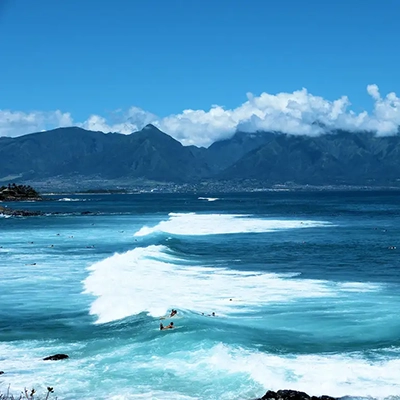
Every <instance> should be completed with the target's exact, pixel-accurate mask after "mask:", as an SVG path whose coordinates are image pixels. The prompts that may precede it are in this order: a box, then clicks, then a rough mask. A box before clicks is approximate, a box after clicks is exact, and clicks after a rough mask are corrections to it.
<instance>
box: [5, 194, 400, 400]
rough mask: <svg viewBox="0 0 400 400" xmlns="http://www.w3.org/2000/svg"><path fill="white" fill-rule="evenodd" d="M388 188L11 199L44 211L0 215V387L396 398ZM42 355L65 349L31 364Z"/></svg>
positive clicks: (136, 395)
mask: <svg viewBox="0 0 400 400" xmlns="http://www.w3.org/2000/svg"><path fill="white" fill-rule="evenodd" d="M399 196H400V195H399V194H398V193H390V192H380V193H378V192H376V193H374V192H368V193H365V192H358V193H350V192H346V193H291V192H264V193H253V194H234V195H233V194H229V195H227V194H212V195H178V194H175V195H166V194H164V195H162V194H136V195H68V196H50V197H51V199H52V201H46V202H41V203H20V204H18V206H19V208H25V209H28V208H29V209H40V210H42V211H45V212H48V213H49V214H48V215H46V216H41V217H30V218H5V217H0V246H1V248H0V276H1V279H0V304H1V307H0V321H1V322H0V370H3V371H5V374H4V375H1V376H0V388H2V389H3V391H4V389H6V388H7V386H8V385H9V384H11V388H12V389H13V388H14V390H15V393H16V392H19V390H22V389H23V387H24V386H26V387H32V386H34V387H35V388H37V390H38V391H39V392H40V391H41V390H42V391H43V389H45V387H46V386H47V385H50V386H54V387H55V392H56V395H57V396H58V398H59V399H78V398H83V397H84V398H93V399H106V398H107V399H114V400H117V399H118V400H122V399H160V400H169V399H222V400H225V399H226V400H236V399H237V400H239V399H240V400H242V399H249V400H250V399H252V398H256V397H259V396H262V395H263V394H264V393H265V391H266V390H268V389H271V390H278V389H297V390H303V391H306V392H308V393H310V394H313V395H322V394H328V395H331V396H371V397H375V398H387V397H390V396H400V380H399V368H400V319H399V317H398V315H399V305H400V291H399V288H400V272H399V271H400V269H399V268H400V265H399V256H398V252H399V251H400V243H399V237H400V201H399V199H400V197H399ZM11 206H14V207H15V204H10V207H11ZM83 211H91V212H92V214H89V215H81V212H83ZM53 212H57V213H58V214H55V215H54V214H50V213H53ZM391 246H395V247H396V248H390V247H391ZM172 308H176V309H177V310H178V315H177V316H175V317H173V318H172V319H171V318H166V319H165V320H164V321H163V322H164V324H167V323H169V322H170V321H173V322H174V324H175V326H176V329H174V330H168V331H160V330H159V323H160V319H159V318H160V317H162V316H165V315H168V312H169V311H170V310H171V309H172ZM211 312H215V313H216V316H215V317H210V316H208V315H209V314H211ZM202 313H204V315H203V314H202ZM55 353H67V354H69V355H70V359H68V360H63V361H58V362H45V361H42V358H43V357H46V356H48V355H51V354H55Z"/></svg>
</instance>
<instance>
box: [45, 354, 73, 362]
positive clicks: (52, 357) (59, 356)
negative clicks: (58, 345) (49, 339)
mask: <svg viewBox="0 0 400 400" xmlns="http://www.w3.org/2000/svg"><path fill="white" fill-rule="evenodd" d="M64 358H69V356H68V355H67V354H54V356H48V357H46V358H43V360H44V361H48V360H64Z"/></svg>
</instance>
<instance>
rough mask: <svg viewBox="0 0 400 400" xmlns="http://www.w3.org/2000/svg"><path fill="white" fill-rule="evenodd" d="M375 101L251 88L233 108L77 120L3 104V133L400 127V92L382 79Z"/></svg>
mask: <svg viewBox="0 0 400 400" xmlns="http://www.w3.org/2000/svg"><path fill="white" fill-rule="evenodd" d="M367 92H368V94H369V95H370V96H371V97H372V99H373V101H374V106H373V110H372V112H371V113H367V112H366V111H363V112H360V113H358V114H357V113H355V112H354V111H352V110H351V109H350V105H351V103H350V101H349V99H348V98H347V96H342V97H341V98H339V99H337V100H334V101H329V100H326V99H324V98H323V97H319V96H314V95H312V94H311V93H309V92H308V91H307V90H306V89H302V90H298V91H295V92H293V93H278V94H276V95H273V94H269V93H266V92H264V93H261V95H259V96H254V95H253V94H251V93H248V94H247V101H245V102H244V103H243V104H241V105H240V106H238V107H237V108H234V109H225V108H224V107H221V106H218V105H215V106H212V107H211V108H210V110H208V111H204V110H184V111H182V113H180V114H172V115H169V116H166V117H162V118H160V117H158V116H156V115H154V114H152V113H151V112H148V111H145V110H142V109H141V108H138V107H131V108H129V109H128V110H126V111H121V110H118V111H116V112H114V113H113V114H112V115H111V116H109V117H108V118H106V117H103V116H99V115H91V116H89V118H88V119H87V120H86V121H83V122H78V121H74V120H73V117H72V115H71V114H70V113H68V112H61V111H59V110H57V111H53V112H41V111H38V112H30V113H25V112H22V111H9V110H0V136H20V135H23V134H27V133H31V132H37V131H41V130H47V129H52V128H56V127H62V126H72V125H76V126H80V127H82V128H85V129H89V130H94V131H102V132H120V133H124V134H129V133H132V132H134V131H137V130H140V129H142V128H143V127H144V126H145V125H147V124H149V123H152V124H153V125H155V126H157V127H158V128H159V129H161V130H162V131H164V132H166V133H167V134H169V135H170V136H172V137H174V138H175V139H177V140H179V141H180V142H181V143H182V144H184V145H190V144H194V145H197V146H206V147H207V146H209V145H210V144H211V143H213V142H215V141H217V140H221V139H225V138H228V137H230V136H232V134H233V133H234V132H235V131H237V130H242V131H247V132H254V131H257V130H264V131H278V132H283V133H289V134H295V135H319V134H322V133H324V132H327V131H331V130H334V129H343V130H348V131H357V130H365V131H373V132H376V133H377V135H380V136H386V135H394V134H396V133H398V129H399V125H400V98H399V97H397V96H396V94H395V93H393V92H392V93H389V94H388V95H386V96H385V97H382V96H381V94H380V92H379V88H378V86H377V85H368V86H367Z"/></svg>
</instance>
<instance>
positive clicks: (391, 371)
mask: <svg viewBox="0 0 400 400" xmlns="http://www.w3.org/2000/svg"><path fill="white" fill-rule="evenodd" d="M399 350H400V349H392V351H393V352H395V353H396V354H394V358H393V359H380V360H368V359H366V358H365V357H364V356H363V355H362V354H360V353H341V354H334V355H330V354H326V355H325V354H318V355H296V356H293V355H290V356H282V355H276V354H269V353H263V352H259V351H254V350H246V349H243V348H240V347H234V346H229V345H226V344H222V343H221V344H217V345H215V346H213V347H212V348H211V349H201V350H197V351H191V352H190V354H188V355H187V356H185V355H184V354H182V355H181V360H179V363H178V362H176V361H173V360H168V359H167V361H165V360H164V368H166V369H168V370H170V371H174V372H175V373H176V374H177V375H178V376H181V375H186V377H187V379H189V378H190V374H193V370H198V371H201V373H203V374H207V375H209V376H206V377H204V381H205V382H208V381H209V380H210V379H212V376H216V374H218V375H220V374H224V373H226V374H229V375H232V376H240V375H239V374H247V375H248V376H250V377H251V379H252V380H253V381H255V382H258V383H259V384H261V385H263V386H264V388H265V390H280V389H282V388H290V389H292V390H300V391H304V392H306V393H311V394H313V395H326V394H329V395H331V396H335V397H344V396H354V397H358V398H359V397H369V398H371V396H372V397H373V398H378V399H384V398H390V396H399V395H400V383H399V379H398V370H399V368H400V359H399V358H397V357H396V355H397V356H398V355H399ZM194 360H195V361H194ZM155 361H156V360H155ZM148 367H149V368H151V367H156V365H152V361H150V365H149V366H148ZM239 384H240V381H239ZM243 389H244V388H243Z"/></svg>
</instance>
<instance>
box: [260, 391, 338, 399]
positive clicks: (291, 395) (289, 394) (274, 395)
mask: <svg viewBox="0 0 400 400" xmlns="http://www.w3.org/2000/svg"><path fill="white" fill-rule="evenodd" d="M259 400H336V398H335V397H330V396H319V397H318V396H312V397H311V396H309V395H308V394H307V393H304V392H299V391H297V390H278V391H277V392H274V391H272V390H268V392H267V393H265V394H264V396H263V397H261V398H260V399H259Z"/></svg>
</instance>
